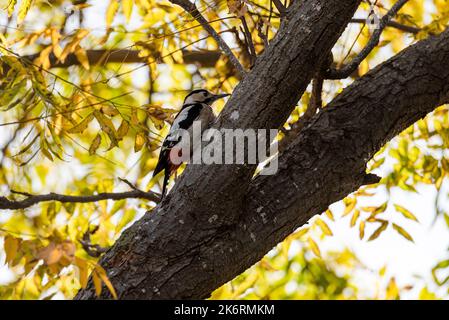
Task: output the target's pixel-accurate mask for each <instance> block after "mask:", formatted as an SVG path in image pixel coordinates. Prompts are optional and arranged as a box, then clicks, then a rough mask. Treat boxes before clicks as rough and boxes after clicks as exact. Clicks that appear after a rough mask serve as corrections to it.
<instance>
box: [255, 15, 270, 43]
mask: <svg viewBox="0 0 449 320" xmlns="http://www.w3.org/2000/svg"><path fill="white" fill-rule="evenodd" d="M262 27H263V20H261V19H259V21H257V35H258V36H259V38H260V39H262V41H263V44H264V46H265V48H267V47H268V39H267V36H266V35H265V34H264V33H263V31H262Z"/></svg>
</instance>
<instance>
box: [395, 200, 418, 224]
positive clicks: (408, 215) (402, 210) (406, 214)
mask: <svg viewBox="0 0 449 320" xmlns="http://www.w3.org/2000/svg"><path fill="white" fill-rule="evenodd" d="M394 207H395V209H396V211H399V212H400V213H402V215H403V216H404V217H405V218H407V219H410V220H413V221H416V222H419V221H418V219H417V218H416V216H415V215H414V214H413V213H411V212H410V211H409V210H407V209H406V208H404V207H403V206H400V205H398V204H395V205H394Z"/></svg>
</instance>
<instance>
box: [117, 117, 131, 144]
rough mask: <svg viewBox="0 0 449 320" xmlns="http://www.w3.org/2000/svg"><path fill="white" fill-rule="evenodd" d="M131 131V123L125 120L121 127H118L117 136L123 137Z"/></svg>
mask: <svg viewBox="0 0 449 320" xmlns="http://www.w3.org/2000/svg"><path fill="white" fill-rule="evenodd" d="M128 131H129V123H128V121H126V120H123V121H122V123H121V124H120V127H118V129H117V138H118V139H120V140H121V139H123V138H124V137H125V136H126V135H127V134H128Z"/></svg>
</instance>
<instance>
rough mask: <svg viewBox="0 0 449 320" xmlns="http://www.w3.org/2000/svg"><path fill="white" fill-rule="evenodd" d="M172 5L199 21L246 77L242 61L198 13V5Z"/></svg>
mask: <svg viewBox="0 0 449 320" xmlns="http://www.w3.org/2000/svg"><path fill="white" fill-rule="evenodd" d="M169 1H170V2H171V3H173V4H176V5H178V6H180V7H181V8H183V9H184V10H185V11H186V12H188V13H189V14H190V15H191V16H192V17H193V18H194V19H195V20H196V21H198V22H199V23H200V24H201V25H202V26H203V28H204V30H206V31H207V33H209V35H210V36H211V37H212V38H214V39H215V41H216V42H217V44H218V47H219V48H220V49H221V50H222V51H223V53H224V54H225V55H226V56H227V57H228V59H229V61H230V62H231V63H232V65H233V66H234V67H235V69H236V70H237V71H238V72H239V74H240V75H241V76H244V75H245V73H246V72H245V69H244V68H243V66H242V65H241V63H240V61H239V60H238V59H237V58H236V56H235V55H234V53H232V50H231V48H229V46H228V45H227V44H226V42H225V41H224V40H223V39H222V38H221V37H220V35H219V34H218V33H217V31H215V29H214V28H212V26H211V25H210V24H209V22H208V21H207V20H206V18H204V16H203V15H202V14H201V12H199V11H198V9H197V7H196V5H195V4H194V3H192V2H190V1H189V0H169Z"/></svg>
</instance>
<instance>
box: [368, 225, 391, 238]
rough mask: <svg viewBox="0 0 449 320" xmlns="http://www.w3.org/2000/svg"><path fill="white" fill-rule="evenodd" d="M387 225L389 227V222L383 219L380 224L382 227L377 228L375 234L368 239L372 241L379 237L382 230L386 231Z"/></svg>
mask: <svg viewBox="0 0 449 320" xmlns="http://www.w3.org/2000/svg"><path fill="white" fill-rule="evenodd" d="M387 227H388V222H387V221H383V222H382V224H381V225H380V227H379V228H377V229H376V231H374V232H373V234H372V235H371V236H370V237H369V239H368V241H372V240H374V239H376V238H377V237H379V236H380V234H381V233H382V232H384V231H385V229H387Z"/></svg>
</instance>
